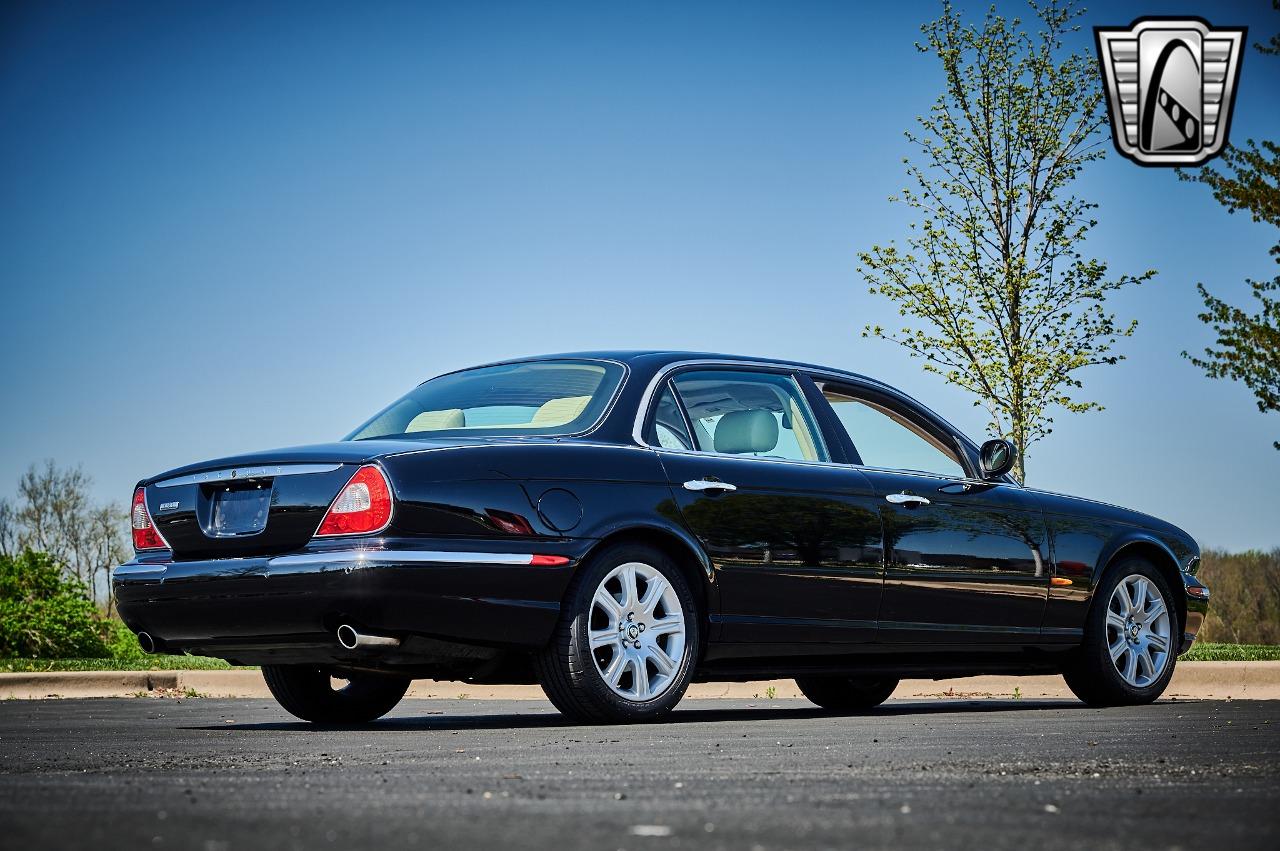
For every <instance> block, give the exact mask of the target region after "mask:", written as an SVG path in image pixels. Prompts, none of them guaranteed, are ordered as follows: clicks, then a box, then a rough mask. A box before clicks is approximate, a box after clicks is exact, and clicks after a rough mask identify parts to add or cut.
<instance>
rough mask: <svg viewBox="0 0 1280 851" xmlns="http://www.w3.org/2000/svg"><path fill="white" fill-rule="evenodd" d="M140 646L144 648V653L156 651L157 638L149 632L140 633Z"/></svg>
mask: <svg viewBox="0 0 1280 851" xmlns="http://www.w3.org/2000/svg"><path fill="white" fill-rule="evenodd" d="M138 646H139V647H141V648H142V652H143V653H155V652H156V640H155V639H154V638H152V637H151V633H149V632H140V633H138Z"/></svg>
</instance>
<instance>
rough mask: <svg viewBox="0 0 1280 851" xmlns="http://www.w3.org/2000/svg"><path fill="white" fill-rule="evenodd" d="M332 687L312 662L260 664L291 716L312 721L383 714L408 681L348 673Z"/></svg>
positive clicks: (363, 719)
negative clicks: (340, 684) (339, 684)
mask: <svg viewBox="0 0 1280 851" xmlns="http://www.w3.org/2000/svg"><path fill="white" fill-rule="evenodd" d="M335 676H342V677H344V678H347V685H346V686H344V687H343V688H337V689H335V688H334V687H333V684H332V682H331V679H330V673H329V671H328V670H326V669H324V668H319V667H316V666H314V665H263V666H262V678H263V679H264V680H266V681H267V688H269V689H271V694H272V695H273V696H274V697H275V699H276V700H277V701H278V702H279V703H280V705H281V706H283V707H284V708H285V710H286V711H287V712H289V714H291V715H296V716H297V717H299V718H301V719H302V720H303V721H311V722H312V723H314V724H365V723H368V722H370V721H374V720H376V719H378V718H381V717H382V716H383V715H386V714H387V713H388V712H390V711H391V710H392V709H394V708H395V706H396V704H397V703H399V702H400V699H401V698H403V697H404V693H405V692H406V691H408V690H409V682H410V681H409V680H408V679H405V678H403V677H385V676H379V675H376V674H348V673H343V674H341V675H335Z"/></svg>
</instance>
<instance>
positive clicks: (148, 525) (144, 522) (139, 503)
mask: <svg viewBox="0 0 1280 851" xmlns="http://www.w3.org/2000/svg"><path fill="white" fill-rule="evenodd" d="M129 525H130V526H132V527H133V548H134V549H135V550H162V549H166V548H168V546H169V545H168V544H167V543H165V540H164V538H162V537H161V536H160V532H159V531H158V530H157V529H156V527H155V524H153V523H152V522H151V512H150V511H148V510H147V492H146V489H145V488H138V489H137V490H136V491H134V492H133V508H131V509H130V510H129Z"/></svg>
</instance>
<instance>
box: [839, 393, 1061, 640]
mask: <svg viewBox="0 0 1280 851" xmlns="http://www.w3.org/2000/svg"><path fill="white" fill-rule="evenodd" d="M820 387H821V389H822V395H823V397H824V398H825V400H826V401H827V403H828V404H829V406H830V413H831V414H832V415H833V419H834V422H835V423H838V425H839V435H838V436H839V437H840V438H842V439H843V440H845V441H847V442H846V443H845V449H846V452H847V453H848V454H849V456H850V457H851V458H854V459H856V461H857V463H859V464H860V465H861V470H862V472H863V473H864V474H865V475H866V476H867V478H868V480H869V481H870V482H871V485H872V487H873V488H874V490H875V493H876V495H877V497H878V498H879V508H880V512H881V517H882V518H883V526H884V531H885V542H884V547H885V554H886V559H885V587H884V595H883V597H882V599H881V603H880V613H879V617H878V621H879V636H878V640H879V641H881V642H886V643H939V644H948V645H950V644H955V643H970V644H972V643H1017V642H1020V641H1026V640H1027V639H1028V638H1033V637H1035V636H1036V635H1038V634H1039V631H1040V624H1041V621H1042V619H1043V617H1044V609H1045V603H1046V600H1047V598H1048V589H1049V580H1050V575H1049V574H1050V571H1049V548H1048V535H1047V529H1046V524H1045V520H1044V513H1043V511H1042V510H1041V507H1040V505H1039V503H1038V501H1037V500H1036V498H1035V497H1034V495H1032V494H1030V493H1028V492H1027V491H1026V490H1024V489H1023V488H1022V487H1020V486H1019V485H1017V484H1015V483H1013V482H1011V481H1006V480H999V481H985V482H984V481H981V480H979V479H978V478H977V477H976V476H975V475H974V472H975V471H973V470H972V469H971V465H972V464H973V459H971V458H970V457H968V455H967V453H965V452H964V451H963V448H962V446H961V444H960V442H959V441H958V439H957V437H956V435H955V434H954V433H952V432H951V431H950V430H949V429H947V428H946V426H945V425H943V424H942V423H940V422H939V421H937V420H936V419H935V418H934V417H932V416H930V415H929V414H928V413H927V412H925V411H923V410H922V409H920V408H918V407H917V406H915V405H913V404H911V403H910V402H909V401H907V400H906V399H904V398H901V397H898V396H896V395H894V394H891V393H887V392H884V391H881V390H879V389H877V388H874V387H871V386H869V385H865V386H864V385H859V384H856V383H849V384H840V383H837V382H832V381H824V382H820Z"/></svg>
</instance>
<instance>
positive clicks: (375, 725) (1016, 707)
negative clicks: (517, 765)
mask: <svg viewBox="0 0 1280 851" xmlns="http://www.w3.org/2000/svg"><path fill="white" fill-rule="evenodd" d="M695 704H696V701H695ZM1063 709H1068V710H1080V711H1089V707H1087V706H1085V705H1084V704H1083V703H1080V702H1079V701H1074V700H948V701H928V702H925V701H921V702H915V701H912V702H904V703H893V704H889V705H886V706H878V707H876V708H875V709H872V710H869V711H866V712H858V713H848V712H828V711H826V710H824V709H819V708H818V707H810V706H800V707H795V706H779V707H777V708H770V707H746V708H735V709H699V708H697V707H696V705H695V706H693V707H686V708H683V709H677V710H676V711H675V712H673V713H671V715H669V716H667V718H666V719H664V720H663V721H662V722H659V725H658V726H661V725H664V724H707V723H716V722H741V721H777V720H789V719H798V718H848V719H852V720H857V719H862V720H874V719H876V718H886V717H895V716H904V715H938V714H945V713H964V714H973V713H993V712H1021V713H1025V712H1041V711H1045V710H1063ZM617 726H626V725H616V724H600V725H592V724H584V725H578V724H572V723H570V722H568V721H566V720H565V718H564V716H562V715H559V714H547V713H532V712H530V713H503V714H500V715H495V714H492V713H484V714H475V715H467V714H461V713H459V714H449V713H446V712H440V711H436V712H433V713H432V714H431V715H419V716H412V717H404V716H400V717H392V718H382V719H380V720H378V721H374V722H372V723H369V724H351V725H343V724H310V723H307V722H305V721H278V722H277V721H271V722H260V723H250V724H235V725H234V726H229V725H227V724H225V723H224V724H205V725H197V726H190V727H182V728H181V729H184V730H223V731H229V730H236V731H241V732H254V731H272V732H281V731H289V730H297V731H307V730H350V731H352V732H368V733H378V732H402V731H405V730H502V729H539V728H553V727H564V728H569V729H586V728H590V727H617ZM640 726H651V725H649V724H644V725H640Z"/></svg>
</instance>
